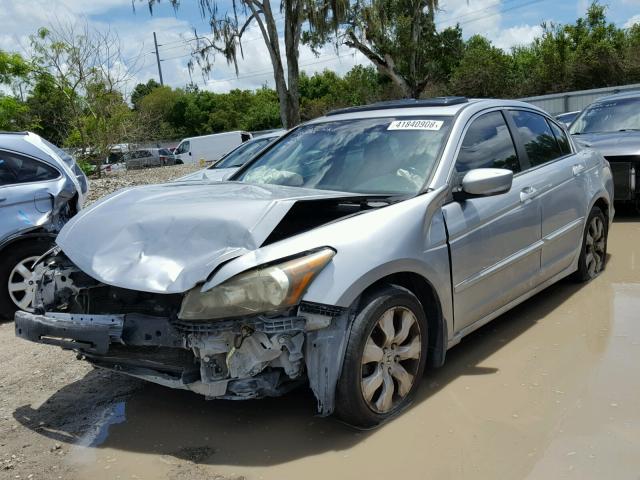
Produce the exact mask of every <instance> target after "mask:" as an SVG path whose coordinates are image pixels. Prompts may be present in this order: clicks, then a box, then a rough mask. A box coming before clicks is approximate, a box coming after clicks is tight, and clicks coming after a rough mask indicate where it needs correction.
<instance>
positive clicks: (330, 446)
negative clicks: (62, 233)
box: [0, 217, 640, 480]
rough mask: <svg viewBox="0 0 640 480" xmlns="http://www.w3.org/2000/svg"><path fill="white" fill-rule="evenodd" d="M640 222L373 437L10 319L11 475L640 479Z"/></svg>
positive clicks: (5, 362)
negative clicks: (587, 272) (109, 368)
mask: <svg viewBox="0 0 640 480" xmlns="http://www.w3.org/2000/svg"><path fill="white" fill-rule="evenodd" d="M638 239H640V221H639V220H638V218H637V217H628V218H620V219H618V220H617V221H616V223H615V224H614V225H613V228H612V230H611V232H610V237H609V253H610V256H609V261H608V264H607V268H606V271H605V272H604V273H603V274H602V275H601V276H600V277H599V278H597V279H596V280H594V281H592V282H591V283H589V284H586V285H576V284H573V283H570V282H568V281H565V282H560V283H559V284H557V285H555V286H553V287H551V288H549V289H547V290H546V291H544V292H542V293H540V294H539V295H537V296H536V297H534V298H532V299H531V300H529V301H527V302H525V303H524V304H522V305H520V306H519V307H517V308H516V309H514V310H513V311H511V312H509V313H507V314H505V315H503V316H502V317H500V318H498V319H496V320H495V321H494V322H492V323H490V324H489V325H487V326H485V327H483V328H482V329H480V330H478V331H477V332H475V333H474V334H472V335H470V336H469V337H467V338H465V339H464V340H463V341H462V342H461V343H460V344H459V345H458V346H456V347H454V348H453V349H452V350H450V351H449V352H448V354H447V362H446V365H445V366H444V367H443V368H441V369H438V370H432V371H429V372H427V373H426V374H425V378H424V379H423V382H422V385H421V388H420V391H419V394H418V396H417V399H416V401H415V403H414V405H413V406H412V407H411V408H410V409H409V410H408V411H406V412H405V413H404V414H403V415H401V416H400V417H398V418H396V419H395V420H393V421H392V422H390V423H388V424H387V425H385V426H383V427H382V428H379V429H376V430H372V431H367V432H360V431H354V430H352V429H351V428H349V427H347V426H345V425H342V424H340V423H338V422H337V421H335V420H334V419H331V418H329V419H322V418H317V417H315V416H314V400H313V397H312V396H311V394H310V393H309V392H308V391H304V390H303V391H298V392H293V393H292V394H290V395H287V396H285V397H283V398H280V399H269V400H259V401H248V402H231V401H205V400H204V399H202V398H201V397H199V396H197V395H195V394H192V393H189V392H182V391H175V390H170V389H167V388H163V387H160V386H155V385H151V384H146V383H144V382H142V381H138V380H134V379H129V378H127V377H124V376H121V375H119V374H116V373H109V372H104V371H100V370H94V369H92V368H91V367H89V366H88V365H87V364H85V363H83V362H81V361H77V360H75V357H74V354H73V353H71V352H64V351H62V350H60V349H58V348H55V347H48V346H44V345H36V344H33V343H29V342H25V341H22V340H18V339H16V338H15V337H14V333H13V324H12V323H4V324H0V369H1V370H0V478H2V479H4V478H6V479H13V478H21V479H40V478H44V479H58V478H63V479H87V478H91V479H96V480H99V479H170V480H173V479H176V480H183V479H184V480H186V479H195V478H198V479H215V478H225V479H226V478H239V477H244V478H246V479H249V480H253V479H255V480H258V479H297V478H300V479H305V480H314V479H322V480H326V479H327V478H363V479H364V478H366V479H388V478H399V477H400V476H402V478H410V479H412V478H437V479H439V480H444V479H466V478H470V479H471V478H472V479H497V478H500V479H522V478H531V479H549V478H553V479H556V478H575V479H580V480H582V479H603V478H615V479H636V480H637V479H638V478H640V455H639V453H640V408H639V403H638V398H640V321H639V320H640V314H639V313H638V312H640V242H639V241H638Z"/></svg>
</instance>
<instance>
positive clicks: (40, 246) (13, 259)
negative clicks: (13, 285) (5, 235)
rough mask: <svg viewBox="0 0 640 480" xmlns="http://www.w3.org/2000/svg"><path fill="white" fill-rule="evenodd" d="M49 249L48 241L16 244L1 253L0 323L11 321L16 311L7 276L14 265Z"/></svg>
mask: <svg viewBox="0 0 640 480" xmlns="http://www.w3.org/2000/svg"><path fill="white" fill-rule="evenodd" d="M49 248H51V243H50V242H48V241H44V240H43V241H32V242H17V243H16V244H14V245H9V246H8V247H7V248H6V249H5V250H3V251H2V257H3V258H2V263H0V321H6V320H13V315H14V314H15V313H16V310H18V307H17V305H16V304H15V303H14V302H13V300H11V297H10V296H9V275H10V274H11V272H12V270H13V269H14V267H15V266H16V265H18V264H19V263H20V262H21V261H22V260H24V259H26V258H29V257H39V256H41V255H42V254H43V253H45V252H46V251H47V250H48V249H49Z"/></svg>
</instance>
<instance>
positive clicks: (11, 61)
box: [0, 50, 31, 84]
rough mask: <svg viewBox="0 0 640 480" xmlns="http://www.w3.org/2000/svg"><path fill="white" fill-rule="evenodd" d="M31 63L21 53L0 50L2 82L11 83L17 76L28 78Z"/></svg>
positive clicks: (0, 77) (0, 78)
mask: <svg viewBox="0 0 640 480" xmlns="http://www.w3.org/2000/svg"><path fill="white" fill-rule="evenodd" d="M29 73H31V65H29V63H28V62H27V61H25V60H24V59H23V58H22V57H21V56H20V55H19V54H17V53H11V52H5V51H3V50H0V84H1V83H11V82H12V81H13V80H14V79H16V78H26V77H27V75H29Z"/></svg>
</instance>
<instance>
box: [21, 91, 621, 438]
mask: <svg viewBox="0 0 640 480" xmlns="http://www.w3.org/2000/svg"><path fill="white" fill-rule="evenodd" d="M231 180H233V181H230V182H220V183H205V182H201V183H192V182H173V183H166V184H162V185H154V186H145V187H137V188H135V189H130V190H125V191H120V192H118V193H117V194H114V195H112V196H110V197H108V198H106V199H104V200H102V201H101V202H99V203H97V204H95V205H94V206H92V207H91V208H90V209H88V210H87V211H85V212H84V213H83V214H82V215H80V216H78V217H77V218H75V219H73V220H72V221H71V222H70V223H69V224H68V225H67V226H66V227H65V228H64V229H63V230H62V232H61V233H60V235H59V236H58V239H57V241H56V243H57V247H56V249H55V250H53V251H52V252H51V253H50V255H49V256H47V257H46V259H44V260H43V262H42V263H41V265H42V267H41V270H42V273H41V277H40V279H39V281H38V284H39V287H38V290H37V292H38V293H37V299H36V306H37V307H36V308H37V311H36V312H35V313H28V312H18V313H17V314H16V317H15V318H16V332H17V335H18V336H20V337H22V338H25V339H28V340H32V341H35V342H46V343H49V344H58V345H60V346H62V347H64V348H71V349H74V350H77V351H78V352H79V354H80V355H82V356H83V358H86V359H87V360H88V361H89V362H91V363H92V364H94V365H96V366H98V367H103V368H109V369H114V370H117V371H119V372H122V373H126V374H129V375H133V376H135V377H139V378H143V379H146V380H149V381H151V382H157V383H160V384H162V385H165V386H169V387H173V388H180V389H187V390H191V391H194V392H198V393H200V394H203V395H205V396H206V397H208V398H229V399H247V398H256V397H263V396H277V395H281V394H283V393H285V392H287V391H288V390H290V389H291V388H294V387H295V386H297V385H300V384H305V383H306V384H308V385H309V386H310V387H311V389H312V391H313V392H314V394H315V396H316V398H317V401H318V411H319V413H320V414H321V415H328V414H330V413H332V412H333V411H334V410H335V411H337V413H338V414H339V415H340V416H341V417H342V418H343V419H345V420H346V421H348V422H350V423H352V424H355V425H358V426H362V427H370V426H374V425H377V424H379V423H380V422H382V421H384V420H386V419H388V418H390V417H391V416H393V415H394V414H396V413H397V412H399V411H400V410H402V409H403V408H404V407H406V406H407V404H408V403H409V402H410V401H411V398H412V397H413V394H414V393H415V391H416V388H417V385H418V383H419V381H420V379H421V378H422V375H423V371H424V368H425V365H431V366H440V365H442V364H443V362H444V360H445V354H446V351H447V349H448V348H450V347H452V346H453V345H455V344H457V343H458V342H459V341H460V340H461V339H462V337H464V336H465V335H467V334H468V333H470V332H472V331H473V330H475V329H477V328H478V327H480V326H482V325H484V324H486V323H487V322H489V321H490V320H492V319H493V318H495V317H497V316H498V315H500V314H502V313H504V312H506V311H507V310H509V309H510V308H512V307H513V306H515V305H517V304H519V303H520V302H522V301H523V300H525V299H527V298H529V297H531V296H532V295H534V294H535V293H537V292H539V291H541V290H542V289H544V288H546V287H547V286H549V285H551V284H552V283H554V282H556V281H558V280H559V279H561V278H563V277H566V276H568V275H570V274H574V275H575V277H576V278H578V279H579V280H585V281H586V280H589V279H592V278H594V277H595V276H597V275H598V274H599V273H600V272H601V271H602V269H603V268H604V265H605V259H606V246H607V232H608V228H609V225H610V223H611V221H612V218H613V214H614V211H613V208H612V201H611V200H612V197H613V180H612V177H611V172H610V169H609V165H608V163H607V162H606V161H605V160H604V158H603V157H602V156H601V155H600V154H599V153H597V152H596V151H593V150H589V149H579V148H578V147H577V146H576V145H575V143H574V142H573V140H572V139H571V137H570V136H568V135H567V134H566V133H565V131H564V129H563V128H561V127H560V126H559V124H558V123H556V121H555V120H554V119H553V118H551V117H550V116H549V115H547V114H546V113H545V112H544V111H542V110H540V109H537V108H535V107H533V106H531V105H528V104H526V103H522V102H517V101H509V100H467V99H466V98H461V97H446V98H438V99H430V100H406V101H397V102H389V103H381V104H375V105H369V106H364V107H357V108H350V109H345V110H339V111H335V112H333V113H330V114H328V115H327V116H325V117H322V118H318V119H315V120H313V121H311V122H308V123H307V124H304V125H301V126H299V127H297V128H295V129H294V130H292V131H291V132H289V133H288V134H287V135H285V136H283V137H282V138H280V139H279V140H276V142H275V143H274V144H273V145H271V146H270V147H269V148H267V149H264V150H262V151H261V152H260V153H259V154H258V155H256V156H255V157H254V158H253V159H252V160H251V161H250V162H249V163H248V164H245V165H244V166H243V167H241V169H240V170H239V171H238V172H236V174H234V175H233V176H232V177H231ZM159 205H161V206H162V208H158V206H159Z"/></svg>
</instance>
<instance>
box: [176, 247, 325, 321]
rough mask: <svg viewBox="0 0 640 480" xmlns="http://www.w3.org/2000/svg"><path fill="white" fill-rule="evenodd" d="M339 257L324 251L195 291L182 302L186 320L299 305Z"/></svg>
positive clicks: (269, 266) (265, 267)
mask: <svg viewBox="0 0 640 480" xmlns="http://www.w3.org/2000/svg"><path fill="white" fill-rule="evenodd" d="M334 255H335V251H334V250H332V249H330V248H323V249H322V250H318V251H315V252H313V253H310V254H308V255H305V256H302V257H298V258H294V259H293V260H287V261H285V262H283V263H279V264H275V265H267V266H263V267H258V268H255V269H253V270H249V271H247V272H243V273H240V274H238V275H236V276H235V277H232V278H230V279H229V280H227V281H226V282H224V283H222V284H221V285H218V286H217V287H214V288H212V289H211V290H209V291H207V292H201V291H200V287H196V288H193V289H192V290H191V291H189V293H187V296H186V297H185V299H184V300H183V301H182V308H181V309H180V314H179V315H178V317H180V318H181V319H183V320H214V319H218V318H228V317H239V316H244V315H252V314H256V313H267V312H273V311H277V310H281V309H283V308H287V307H292V306H294V305H296V304H297V303H298V302H299V301H300V298H302V294H303V293H304V292H305V291H306V290H307V287H308V286H309V285H310V284H311V281H312V280H313V279H314V278H315V276H316V275H317V274H318V273H320V271H321V270H322V269H323V268H324V267H325V266H326V265H327V263H329V261H330V260H331V259H332V258H333V256H334Z"/></svg>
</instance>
